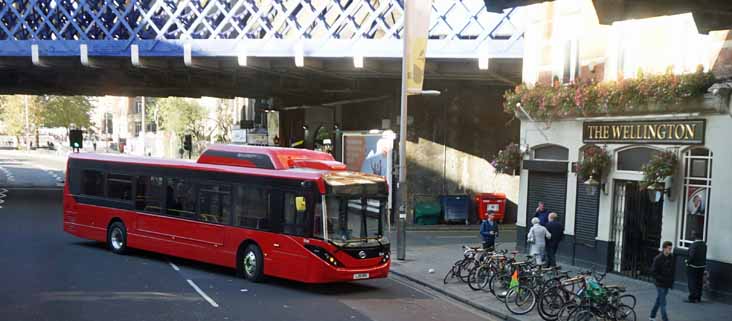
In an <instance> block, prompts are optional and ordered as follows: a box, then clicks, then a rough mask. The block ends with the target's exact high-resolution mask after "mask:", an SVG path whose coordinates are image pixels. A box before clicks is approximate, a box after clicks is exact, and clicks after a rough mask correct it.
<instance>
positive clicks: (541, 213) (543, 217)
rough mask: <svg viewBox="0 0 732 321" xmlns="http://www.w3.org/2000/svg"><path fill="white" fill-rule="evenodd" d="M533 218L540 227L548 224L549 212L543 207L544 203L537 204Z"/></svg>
mask: <svg viewBox="0 0 732 321" xmlns="http://www.w3.org/2000/svg"><path fill="white" fill-rule="evenodd" d="M534 217H536V218H538V219H539V224H541V226H546V223H548V222H549V210H548V209H547V208H546V207H544V202H539V206H537V207H536V212H535V213H534Z"/></svg>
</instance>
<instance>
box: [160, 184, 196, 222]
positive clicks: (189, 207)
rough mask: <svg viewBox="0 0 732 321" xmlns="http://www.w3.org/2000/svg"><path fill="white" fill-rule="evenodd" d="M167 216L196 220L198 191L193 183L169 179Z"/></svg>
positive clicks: (166, 202) (166, 203)
mask: <svg viewBox="0 0 732 321" xmlns="http://www.w3.org/2000/svg"><path fill="white" fill-rule="evenodd" d="M165 189H166V191H165V214H167V215H170V216H176V217H182V218H189V219H196V218H197V216H196V200H197V198H196V195H195V194H196V190H195V187H194V185H193V183H191V182H188V181H186V180H184V179H180V178H168V184H167V186H166V187H165Z"/></svg>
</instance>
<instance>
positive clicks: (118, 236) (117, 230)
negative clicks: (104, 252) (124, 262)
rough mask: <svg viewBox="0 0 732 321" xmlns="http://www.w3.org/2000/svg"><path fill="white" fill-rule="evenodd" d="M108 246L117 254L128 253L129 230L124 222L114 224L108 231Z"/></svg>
mask: <svg viewBox="0 0 732 321" xmlns="http://www.w3.org/2000/svg"><path fill="white" fill-rule="evenodd" d="M107 245H108V246H109V250H111V251H112V252H113V253H116V254H124V253H125V252H127V229H126V228H125V225H124V224H122V222H114V223H112V224H111V225H109V229H107Z"/></svg>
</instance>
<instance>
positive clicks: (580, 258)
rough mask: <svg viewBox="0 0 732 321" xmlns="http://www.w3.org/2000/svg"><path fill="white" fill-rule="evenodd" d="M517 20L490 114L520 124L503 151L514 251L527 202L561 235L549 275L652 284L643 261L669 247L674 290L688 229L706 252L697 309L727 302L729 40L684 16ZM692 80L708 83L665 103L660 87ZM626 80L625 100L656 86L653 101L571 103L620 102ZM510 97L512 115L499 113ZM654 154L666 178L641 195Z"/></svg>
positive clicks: (585, 4) (578, 6)
mask: <svg viewBox="0 0 732 321" xmlns="http://www.w3.org/2000/svg"><path fill="white" fill-rule="evenodd" d="M526 8H527V13H526V19H527V21H526V29H525V34H524V37H525V39H526V40H525V46H524V55H523V71H522V82H523V83H524V84H525V85H524V86H519V87H516V89H514V90H512V91H509V92H507V95H506V96H504V97H505V98H506V104H505V106H504V107H505V108H506V110H508V111H511V112H513V113H514V114H515V115H516V117H517V118H518V119H519V120H520V122H521V126H520V137H519V138H518V141H517V143H518V144H519V145H520V147H521V151H522V152H524V153H523V160H522V164H521V171H520V183H519V185H520V186H519V201H518V204H517V205H518V215H517V235H516V237H517V243H518V247H519V248H520V249H524V248H525V246H526V234H527V232H528V229H529V228H530V227H531V226H530V225H531V223H530V222H531V218H532V217H533V216H534V214H535V211H536V208H537V204H538V202H540V201H541V202H544V203H545V207H546V208H547V209H548V210H550V211H553V212H557V213H558V214H559V220H560V221H561V222H562V223H563V224H564V226H565V234H566V236H565V238H564V240H563V241H562V242H561V244H560V248H559V252H558V253H557V254H558V259H559V262H560V264H561V263H562V262H564V263H565V264H567V263H569V264H573V265H577V266H584V267H593V266H594V267H595V268H596V269H598V270H606V271H610V272H612V273H618V274H623V275H626V276H629V277H632V278H638V279H642V280H647V281H652V276H651V275H650V273H649V269H650V265H651V262H652V259H653V257H654V256H655V255H657V254H658V253H659V250H660V248H661V244H662V243H663V242H664V241H671V242H672V243H673V245H674V253H675V261H676V263H675V264H676V266H675V280H676V284H675V286H674V288H676V289H680V290H684V291H686V269H685V262H684V260H685V259H686V257H687V252H688V248H689V245H691V244H692V242H693V241H694V232H697V231H699V232H701V233H702V234H703V238H704V241H705V242H706V243H707V246H708V249H707V266H706V271H707V273H708V275H709V276H708V285H709V290H705V291H704V295H705V299H709V298H713V299H715V300H721V301H732V194H731V193H730V191H732V112H731V111H730V93H731V92H732V85H731V84H730V83H729V79H732V78H731V77H732V42H730V41H729V39H732V31H730V30H723V31H711V32H707V33H700V32H699V29H698V28H697V22H696V21H695V17H694V16H693V15H692V14H691V13H684V14H678V15H667V16H659V17H650V18H644V19H632V20H624V21H615V22H613V23H611V24H603V23H600V20H599V19H598V14H597V12H596V10H595V7H594V5H593V1H591V0H573V1H554V2H543V3H541V4H536V5H532V6H528V7H526ZM700 70H701V71H703V72H704V73H711V74H714V76H716V79H717V80H716V81H715V82H716V84H714V85H712V86H711V87H709V88H701V87H700V88H699V91H696V92H694V94H692V95H685V96H683V97H680V96H677V97H675V98H673V99H666V98H669V97H670V96H669V95H673V94H674V93H675V92H674V91H669V90H666V88H669V87H668V86H675V85H677V84H679V83H683V84H689V82H683V81H681V82H678V79H681V78H683V77H687V78H684V79H688V78H689V77H696V75H700V74H699V73H697V72H699V71H700ZM646 75H653V77H656V76H657V77H656V78H653V79H655V80H649V79H650V78H652V77H650V76H648V77H647V76H646ZM707 75H708V74H707ZM641 78H642V79H641ZM630 79H633V80H634V82H630V83H631V84H636V85H637V86H638V87H636V88H641V87H644V88H645V90H648V88H649V86H650V87H653V86H658V87H653V88H655V89H654V90H653V91H652V92H653V93H657V94H656V95H658V96H656V99H654V100H643V97H637V96H633V97H625V99H630V100H628V101H633V103H629V104H626V105H622V106H621V105H619V104H617V105H613V106H610V101H609V100H604V101H600V102H598V101H597V100H594V101H591V102H589V103H584V102H583V101H582V100H583V98H584V97H583V96H582V95H581V93H582V92H581V91H580V90H576V91H575V88H577V87H572V86H575V84H588V83H589V84H596V85H597V87H595V88H596V90H607V89H608V88H610V89H612V90H619V91H621V92H622V90H623V88H624V86H622V85H620V84H622V82H624V81H625V80H630ZM669 79H671V80H669ZM664 81H666V82H665V83H664ZM659 82H660V83H662V84H663V85H660V86H659V85H658V84H659ZM603 83H605V84H608V85H601V84H603ZM613 84H618V86H617V87H613V86H614V85H613ZM539 85H541V86H543V87H540V88H539V91H534V92H528V91H529V90H532V89H536V87H537V86H539ZM550 88H551V90H550ZM567 88H570V89H571V96H572V98H571V100H570V101H564V102H563V103H562V104H561V105H559V104H557V103H553V101H555V100H556V99H562V98H563V97H566V96H567V94H568V91H567V90H564V91H562V92H561V95H560V94H559V93H558V92H560V91H561V90H563V89H567ZM618 88H620V89H618ZM707 89H708V90H707ZM537 92H541V93H542V94H541V95H539V94H536V93H537ZM646 92H648V91H646ZM511 93H514V94H513V96H511ZM623 93H627V92H623ZM623 93H621V94H619V96H622V95H623ZM658 93H660V94H658ZM512 97H513V98H512ZM516 97H518V98H516ZM614 97H618V96H614ZM644 97H647V96H644ZM659 97H660V98H659ZM621 98H622V97H621ZM677 98H679V99H678V100H677ZM511 99H514V100H511ZM515 99H519V100H520V102H522V103H523V106H521V104H515V103H514V104H511V102H515ZM638 101H643V102H646V103H645V104H644V105H639V104H636V102H638ZM661 101H664V102H661ZM539 102H540V103H539ZM545 102H548V104H550V105H549V106H545V105H544V104H545ZM666 102H669V103H666ZM603 104H605V105H603ZM557 106H559V107H557ZM578 106H579V107H578ZM551 108H554V109H551ZM585 110H591V112H585ZM546 115H550V117H546ZM598 147H600V148H605V149H606V151H607V154H608V155H609V156H610V161H609V164H608V166H607V167H605V168H604V169H603V170H602V173H601V174H600V175H589V176H591V177H581V176H582V175H587V171H586V170H581V171H580V173H577V171H576V169H577V167H576V166H575V165H576V164H583V162H582V158H583V157H584V155H585V154H586V151H587V153H588V154H590V151H591V150H592V151H594V150H596V148H598ZM667 151H670V152H671V153H673V154H675V155H676V157H677V159H678V160H677V161H676V162H675V164H676V170H675V172H674V174H673V175H671V176H670V177H667V178H665V179H661V180H656V181H658V182H659V183H658V184H653V185H652V186H653V189H644V188H643V184H642V182H643V179H644V173H643V171H642V168H643V166H644V165H646V164H648V163H649V161H650V160H651V159H652V158H653V156H654V155H656V154H659V153H661V152H667ZM667 154H668V153H664V154H661V155H667ZM595 155H596V154H595ZM585 168H587V167H585ZM654 173H655V171H654ZM592 176H596V177H592ZM648 287H650V288H652V287H653V284H652V283H650V282H649V284H648Z"/></svg>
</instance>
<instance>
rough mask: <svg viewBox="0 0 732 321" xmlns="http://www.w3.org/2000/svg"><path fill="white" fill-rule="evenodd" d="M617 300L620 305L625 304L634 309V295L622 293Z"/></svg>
mask: <svg viewBox="0 0 732 321" xmlns="http://www.w3.org/2000/svg"><path fill="white" fill-rule="evenodd" d="M618 302H620V303H621V304H622V305H627V306H629V307H630V308H631V309H635V303H636V299H635V296H634V295H632V294H623V295H621V296H620V297H618Z"/></svg>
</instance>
